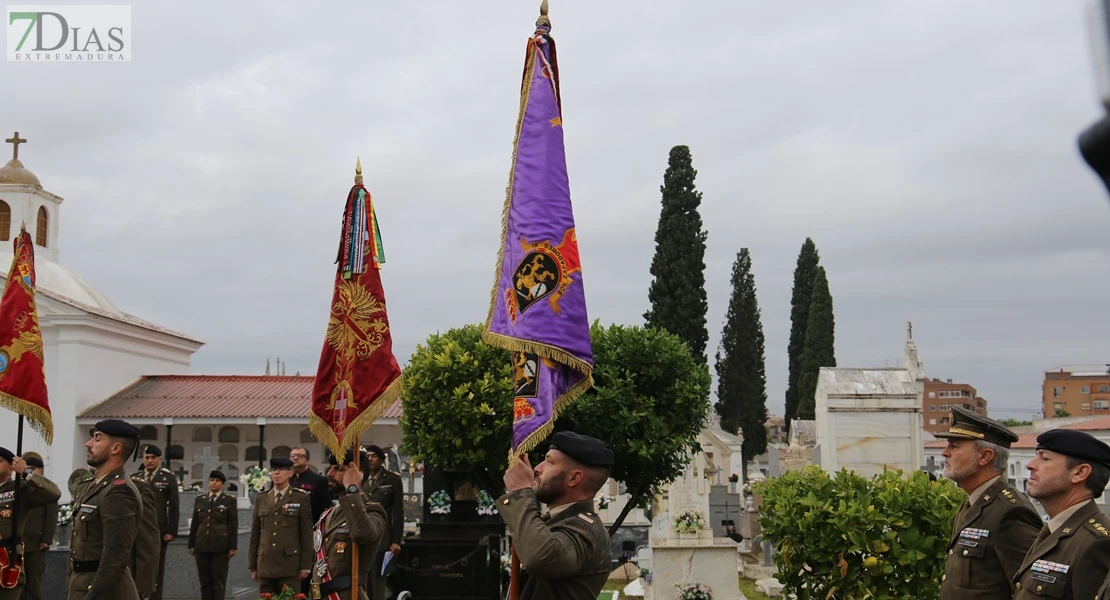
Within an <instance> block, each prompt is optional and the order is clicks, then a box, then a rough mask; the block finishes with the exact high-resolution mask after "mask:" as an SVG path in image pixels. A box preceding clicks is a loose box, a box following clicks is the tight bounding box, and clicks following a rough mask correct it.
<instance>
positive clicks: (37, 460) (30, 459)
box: [23, 452, 46, 469]
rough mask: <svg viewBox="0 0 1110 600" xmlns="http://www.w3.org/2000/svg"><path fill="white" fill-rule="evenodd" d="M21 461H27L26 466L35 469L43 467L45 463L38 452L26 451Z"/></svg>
mask: <svg viewBox="0 0 1110 600" xmlns="http://www.w3.org/2000/svg"><path fill="white" fill-rule="evenodd" d="M23 462H25V463H27V466H28V467H34V468H36V469H45V468H46V465H45V464H43V462H42V456H40V455H39V453H38V452H28V453H26V454H24V455H23Z"/></svg>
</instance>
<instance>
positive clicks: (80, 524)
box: [66, 419, 143, 600]
mask: <svg viewBox="0 0 1110 600" xmlns="http://www.w3.org/2000/svg"><path fill="white" fill-rule="evenodd" d="M90 434H91V436H92V437H91V438H90V439H89V441H87V442H85V447H86V448H87V451H86V452H85V454H86V456H87V457H88V458H87V461H86V462H88V464H89V466H90V467H92V468H93V469H94V472H93V476H92V477H91V478H89V479H86V480H85V481H84V482H82V484H81V487H80V488H79V489H78V490H77V495H76V496H74V498H73V505H74V507H75V512H74V514H73V533H72V534H71V535H70V543H69V583H68V585H67V588H66V589H67V590H68V592H67V596H66V597H67V598H68V599H69V600H138V598H139V593H138V591H137V590H136V589H135V580H134V579H132V577H131V569H130V568H129V565H130V563H131V550H132V546H134V545H135V532H136V530H137V529H138V528H139V522H140V519H141V518H142V510H143V509H142V498H141V497H140V496H139V490H138V489H137V488H136V487H135V484H134V483H133V482H132V481H131V478H130V477H128V476H127V473H126V471H124V468H123V466H124V465H125V464H126V463H127V460H128V458H129V457H130V456H131V453H132V452H134V451H135V447H136V446H137V445H138V443H139V429H138V428H137V427H135V426H134V425H132V424H130V423H128V422H126V421H120V420H118V419H107V420H104V421H100V422H99V423H97V424H96V426H95V427H93V429H92V431H91V432H90Z"/></svg>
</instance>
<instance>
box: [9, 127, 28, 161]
mask: <svg viewBox="0 0 1110 600" xmlns="http://www.w3.org/2000/svg"><path fill="white" fill-rule="evenodd" d="M4 141H5V142H7V143H9V144H11V145H12V160H19V145H20V144H26V143H27V139H26V138H21V137H19V132H18V131H17V132H15V134H14V135H12V137H10V138H8V139H6V140H4Z"/></svg>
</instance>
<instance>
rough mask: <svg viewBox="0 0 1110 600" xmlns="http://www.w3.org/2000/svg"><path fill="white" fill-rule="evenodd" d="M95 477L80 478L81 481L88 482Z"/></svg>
mask: <svg viewBox="0 0 1110 600" xmlns="http://www.w3.org/2000/svg"><path fill="white" fill-rule="evenodd" d="M95 479H96V477H89V478H87V479H82V480H81V483H88V482H90V481H93V480H95Z"/></svg>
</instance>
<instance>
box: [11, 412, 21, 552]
mask: <svg viewBox="0 0 1110 600" xmlns="http://www.w3.org/2000/svg"><path fill="white" fill-rule="evenodd" d="M15 455H16V456H23V415H19V425H18V428H17V429H16V436H15ZM21 487H23V473H22V472H20V473H16V474H15V497H14V498H13V499H12V533H11V547H12V555H11V560H12V562H13V563H14V562H15V561H16V560H17V559H16V556H22V553H20V552H18V551H17V550H18V548H19V545H20V544H21V543H23V540H22V539H20V536H19V531H18V527H17V524H18V523H19V508H20V506H19V496H20V493H19V488H21Z"/></svg>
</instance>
